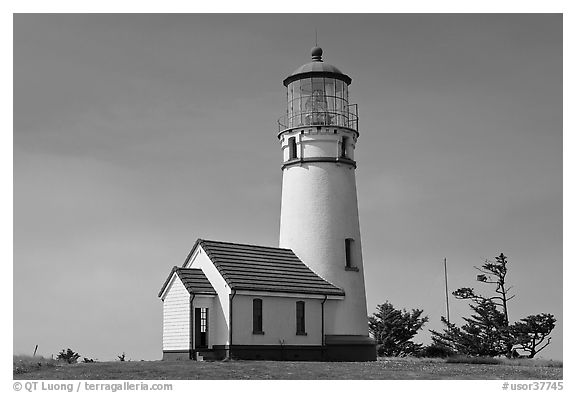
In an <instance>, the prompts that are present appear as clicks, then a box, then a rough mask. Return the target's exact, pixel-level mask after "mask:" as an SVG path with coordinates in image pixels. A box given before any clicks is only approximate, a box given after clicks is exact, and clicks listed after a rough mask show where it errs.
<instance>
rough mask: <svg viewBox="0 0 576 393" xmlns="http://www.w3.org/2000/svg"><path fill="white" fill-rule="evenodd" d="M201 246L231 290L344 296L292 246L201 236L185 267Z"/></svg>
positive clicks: (342, 292)
mask: <svg viewBox="0 0 576 393" xmlns="http://www.w3.org/2000/svg"><path fill="white" fill-rule="evenodd" d="M198 245H201V246H202V248H203V249H204V251H206V254H208V257H209V258H210V260H211V261H212V263H213V264H214V266H215V267H216V268H217V269H218V271H219V272H220V274H221V275H222V277H223V278H224V280H226V283H227V284H228V285H229V286H230V288H231V289H235V290H248V291H266V292H290V293H302V294H319V295H337V296H343V295H344V291H343V290H342V289H340V288H338V287H336V286H334V285H332V284H330V283H329V282H328V281H326V280H324V279H322V278H321V277H319V276H318V275H317V274H315V273H314V272H313V271H312V270H310V268H308V266H306V265H305V264H304V263H303V262H302V261H301V260H300V259H299V258H298V257H297V256H296V255H295V254H294V252H293V251H292V250H290V249H287V248H277V247H263V246H254V245H250V244H236V243H225V242H219V241H212V240H203V239H198V241H197V242H196V244H195V245H194V248H193V249H192V251H191V253H190V255H189V256H188V258H187V259H186V262H184V266H185V265H186V263H188V260H189V259H190V257H191V256H192V255H193V253H194V251H195V249H196V248H197V247H198Z"/></svg>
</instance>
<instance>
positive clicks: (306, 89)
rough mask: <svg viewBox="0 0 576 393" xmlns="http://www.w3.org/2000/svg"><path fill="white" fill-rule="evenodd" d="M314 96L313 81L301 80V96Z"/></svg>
mask: <svg viewBox="0 0 576 393" xmlns="http://www.w3.org/2000/svg"><path fill="white" fill-rule="evenodd" d="M310 95H312V79H301V80H300V96H310Z"/></svg>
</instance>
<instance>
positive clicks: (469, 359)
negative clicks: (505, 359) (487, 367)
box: [446, 355, 502, 364]
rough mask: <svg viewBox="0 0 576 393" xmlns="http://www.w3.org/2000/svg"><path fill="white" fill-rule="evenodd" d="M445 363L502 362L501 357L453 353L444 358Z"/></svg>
mask: <svg viewBox="0 0 576 393" xmlns="http://www.w3.org/2000/svg"><path fill="white" fill-rule="evenodd" d="M446 363H465V364H502V360H501V359H497V358H492V357H489V356H466V355H454V356H449V357H448V358H447V359H446Z"/></svg>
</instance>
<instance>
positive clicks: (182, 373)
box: [14, 357, 562, 380]
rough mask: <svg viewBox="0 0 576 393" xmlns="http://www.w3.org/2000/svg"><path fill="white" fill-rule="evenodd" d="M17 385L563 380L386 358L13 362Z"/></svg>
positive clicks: (542, 370)
mask: <svg viewBox="0 0 576 393" xmlns="http://www.w3.org/2000/svg"><path fill="white" fill-rule="evenodd" d="M14 379H46V380H47V379H133V380H148V379H153V380H162V379H168V380H173V379H174V380H179V379H184V380H188V379H213V380H215V379H216V380H220V379H352V380H356V379H359V380H362V379H508V380H510V379H531V380H544V379H553V380H560V379H562V365H561V363H560V362H547V361H538V360H536V361H526V360H523V361H519V362H514V361H506V362H504V364H469V363H460V362H458V363H448V362H446V361H444V360H441V359H413V358H383V359H379V360H378V361H376V362H366V363H352V362H334V363H327V362H276V361H240V360H233V361H222V362H194V361H190V362H163V361H142V362H97V363H78V364H66V363H58V362H55V361H53V360H45V359H43V360H41V361H38V358H34V359H32V358H30V357H28V358H25V357H24V358H23V357H14Z"/></svg>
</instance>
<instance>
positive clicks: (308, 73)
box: [278, 47, 369, 347]
mask: <svg viewBox="0 0 576 393" xmlns="http://www.w3.org/2000/svg"><path fill="white" fill-rule="evenodd" d="M311 55H312V61H311V62H309V63H307V64H304V65H302V66H301V67H299V68H298V69H297V70H296V71H294V72H293V73H292V74H290V75H289V76H288V77H287V78H285V79H284V86H285V87H286V89H287V109H286V114H285V116H283V117H282V118H281V119H280V120H279V121H278V124H279V130H278V138H279V140H280V145H281V148H282V155H283V162H282V205H281V214H280V242H279V246H280V247H281V248H288V249H291V250H293V251H294V253H295V254H296V255H297V256H298V257H299V258H300V259H301V260H302V261H303V262H304V263H305V264H306V265H307V266H308V267H309V268H310V269H311V270H312V271H313V272H314V273H316V274H317V275H319V276H320V277H322V278H323V279H324V280H326V281H328V282H329V283H331V284H333V285H335V286H337V287H339V288H341V289H343V290H344V292H345V297H344V299H343V300H341V301H338V302H330V303H329V304H327V310H326V311H325V318H326V321H325V326H326V330H325V338H326V340H327V341H330V340H335V341H337V342H338V343H340V344H343V345H348V346H352V347H354V344H355V343H358V344H361V345H362V346H365V345H366V344H367V343H369V339H368V321H367V310H366V293H365V286H364V268H363V264H362V242H361V238H360V224H359V219H358V200H357V193H356V176H355V171H356V160H355V157H354V151H355V149H356V143H357V141H358V136H359V132H358V116H357V106H356V105H355V104H350V103H349V97H348V87H349V86H350V84H351V82H352V79H351V78H350V77H349V76H348V75H346V74H344V73H343V72H341V71H340V70H339V69H338V68H336V67H335V66H333V65H330V64H328V63H326V62H324V61H323V59H322V49H321V48H319V47H314V48H313V49H312V51H311Z"/></svg>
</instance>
